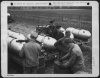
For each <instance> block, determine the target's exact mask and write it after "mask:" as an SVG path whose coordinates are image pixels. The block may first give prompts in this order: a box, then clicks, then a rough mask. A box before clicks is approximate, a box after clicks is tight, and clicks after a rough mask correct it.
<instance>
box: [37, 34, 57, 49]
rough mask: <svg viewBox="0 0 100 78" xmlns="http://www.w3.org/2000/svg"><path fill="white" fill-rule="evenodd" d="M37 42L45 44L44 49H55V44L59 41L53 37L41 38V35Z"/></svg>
mask: <svg viewBox="0 0 100 78" xmlns="http://www.w3.org/2000/svg"><path fill="white" fill-rule="evenodd" d="M36 40H37V41H39V42H41V43H43V47H45V48H48V49H54V48H55V46H54V44H55V42H56V41H57V40H56V39H54V38H52V37H48V36H41V35H38V37H37V39H36Z"/></svg>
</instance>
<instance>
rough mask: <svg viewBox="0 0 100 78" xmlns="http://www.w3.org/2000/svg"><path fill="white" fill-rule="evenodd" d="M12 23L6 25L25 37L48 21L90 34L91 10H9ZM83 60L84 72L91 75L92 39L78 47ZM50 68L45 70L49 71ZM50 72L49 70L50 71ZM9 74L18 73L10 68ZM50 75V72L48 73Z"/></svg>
mask: <svg viewBox="0 0 100 78" xmlns="http://www.w3.org/2000/svg"><path fill="white" fill-rule="evenodd" d="M8 12H9V13H10V14H11V15H12V18H13V19H14V20H15V21H14V22H13V23H9V24H8V28H11V29H12V30H14V31H15V32H20V33H22V34H24V35H25V36H27V34H29V33H30V31H31V30H33V29H34V28H35V27H36V26H37V25H47V24H49V21H50V20H53V19H55V25H61V26H62V27H64V28H67V27H74V28H82V29H86V30H89V31H90V32H91V33H92V10H91V9H68V10H65V9H64V10H28V11H25V10H23V11H22V10H9V11H8ZM80 47H81V49H82V51H83V55H84V58H85V66H86V69H85V71H86V72H88V73H92V50H91V48H92V38H90V42H89V43H88V44H87V45H82V46H80ZM50 69H51V68H49V69H47V71H49V70H50ZM50 71H51V70H50ZM9 72H10V73H13V72H14V73H18V72H16V70H15V69H14V68H13V67H11V68H10V69H9ZM48 73H51V72H48Z"/></svg>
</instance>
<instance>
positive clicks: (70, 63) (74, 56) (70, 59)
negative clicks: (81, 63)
mask: <svg viewBox="0 0 100 78" xmlns="http://www.w3.org/2000/svg"><path fill="white" fill-rule="evenodd" d="M76 57H77V55H76V54H74V53H72V55H71V57H70V58H69V60H68V61H66V63H64V64H62V65H61V67H64V68H68V67H70V66H72V65H73V64H74V63H75V61H76Z"/></svg>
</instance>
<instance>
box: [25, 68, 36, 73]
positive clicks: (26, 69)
mask: <svg viewBox="0 0 100 78" xmlns="http://www.w3.org/2000/svg"><path fill="white" fill-rule="evenodd" d="M37 70H38V67H23V73H24V74H37Z"/></svg>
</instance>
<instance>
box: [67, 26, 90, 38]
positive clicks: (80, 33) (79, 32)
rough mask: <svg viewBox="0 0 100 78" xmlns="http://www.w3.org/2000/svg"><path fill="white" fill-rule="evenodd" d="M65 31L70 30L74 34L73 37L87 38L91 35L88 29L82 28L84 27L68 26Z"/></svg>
mask: <svg viewBox="0 0 100 78" xmlns="http://www.w3.org/2000/svg"><path fill="white" fill-rule="evenodd" d="M66 31H70V32H71V33H72V34H74V36H75V37H77V38H81V39H89V38H90V37H91V33H90V32H89V31H88V30H84V29H75V28H72V27H69V28H67V29H66Z"/></svg>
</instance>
